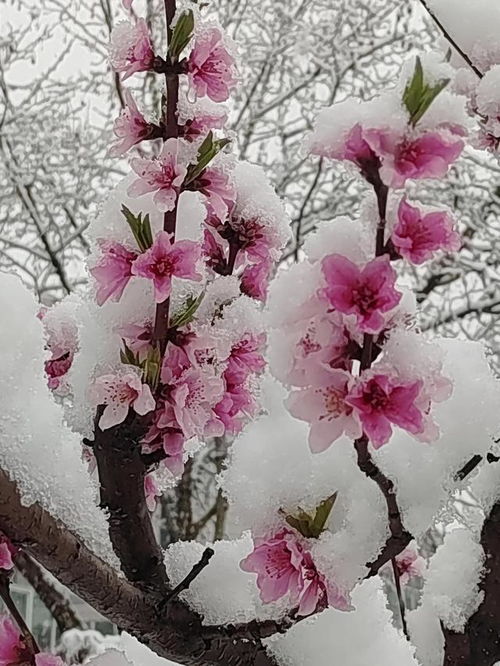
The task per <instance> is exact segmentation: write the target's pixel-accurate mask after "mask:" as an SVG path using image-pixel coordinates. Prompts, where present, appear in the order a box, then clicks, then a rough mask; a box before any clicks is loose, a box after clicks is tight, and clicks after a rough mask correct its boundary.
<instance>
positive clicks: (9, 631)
mask: <svg viewBox="0 0 500 666" xmlns="http://www.w3.org/2000/svg"><path fill="white" fill-rule="evenodd" d="M31 657H32V654H31V652H30V650H29V649H28V648H27V647H26V644H25V642H24V640H23V638H22V636H21V632H20V631H19V628H18V627H17V625H16V624H15V622H14V621H13V620H12V619H11V618H10V617H9V616H8V615H6V614H4V615H0V666H13V665H14V664H27V663H29V662H31Z"/></svg>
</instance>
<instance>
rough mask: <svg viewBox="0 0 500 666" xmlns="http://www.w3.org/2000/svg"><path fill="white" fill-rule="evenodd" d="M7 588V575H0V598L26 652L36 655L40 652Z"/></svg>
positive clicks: (8, 583) (8, 586)
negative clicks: (18, 631) (15, 625)
mask: <svg viewBox="0 0 500 666" xmlns="http://www.w3.org/2000/svg"><path fill="white" fill-rule="evenodd" d="M9 588H10V581H9V577H8V574H6V573H5V572H3V573H0V597H1V598H2V601H3V603H4V604H5V607H6V608H7V610H8V611H9V613H10V614H11V616H12V618H13V619H14V621H15V623H16V624H17V626H18V627H19V630H20V632H21V634H22V635H23V639H24V642H25V644H26V647H27V648H28V650H29V651H30V652H31V654H38V652H40V648H39V647H38V645H37V642H36V640H35V638H34V636H33V634H32V633H31V631H30V630H29V627H28V625H27V624H26V622H25V621H24V618H23V616H22V615H21V613H20V612H19V611H18V610H17V607H16V604H15V603H14V601H13V599H12V597H11V596H10V589H9Z"/></svg>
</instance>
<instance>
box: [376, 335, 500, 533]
mask: <svg viewBox="0 0 500 666" xmlns="http://www.w3.org/2000/svg"><path fill="white" fill-rule="evenodd" d="M437 343H438V344H439V345H440V346H441V347H442V348H443V350H444V351H445V358H444V364H443V374H444V376H445V377H449V378H450V379H451V380H452V382H453V392H452V394H451V397H450V398H449V399H448V400H445V401H444V402H442V403H439V404H436V405H434V407H433V416H434V419H435V421H436V423H437V425H438V426H439V428H440V431H441V436H440V438H439V440H438V441H436V442H434V443H432V444H423V443H421V442H417V441H415V440H414V439H413V438H412V437H410V436H409V435H407V434H406V433H404V432H403V431H401V430H399V429H398V430H396V431H395V433H394V435H393V437H392V439H391V441H390V442H389V443H388V444H387V445H386V446H384V447H382V448H381V449H379V450H378V451H376V452H374V459H375V461H376V462H377V464H378V465H379V466H380V468H381V469H382V471H383V472H384V473H385V474H387V475H388V476H389V477H390V478H391V479H393V480H394V482H395V485H396V489H397V496H398V503H399V507H400V510H401V512H402V516H403V523H404V525H405V526H406V528H407V529H408V530H409V531H410V532H411V533H412V534H413V535H414V536H415V537H418V536H419V535H421V534H423V533H424V532H425V530H426V529H427V528H428V526H429V525H430V524H431V523H432V520H433V519H434V518H436V517H437V515H438V514H439V511H440V510H441V509H442V508H443V507H444V506H445V505H446V503H447V502H448V501H449V499H450V496H451V492H452V490H453V489H454V488H456V487H457V482H456V481H455V480H454V476H455V474H456V473H457V472H458V471H459V470H460V469H461V467H462V466H463V465H464V464H465V463H466V462H467V461H468V460H469V459H470V458H472V456H473V455H476V454H480V455H484V454H486V452H487V451H488V450H489V449H490V448H491V445H492V438H493V436H494V435H495V434H496V433H497V431H498V428H499V424H500V419H499V416H498V404H500V384H499V382H498V380H496V379H495V378H494V377H493V375H492V374H491V371H490V369H489V366H488V361H487V358H486V355H485V351H484V347H483V345H482V344H481V343H478V342H471V341H463V340H452V339H445V338H443V339H439V340H434V344H437ZM430 360H431V356H429V361H430ZM472 406H473V407H472ZM457 415H460V418H457Z"/></svg>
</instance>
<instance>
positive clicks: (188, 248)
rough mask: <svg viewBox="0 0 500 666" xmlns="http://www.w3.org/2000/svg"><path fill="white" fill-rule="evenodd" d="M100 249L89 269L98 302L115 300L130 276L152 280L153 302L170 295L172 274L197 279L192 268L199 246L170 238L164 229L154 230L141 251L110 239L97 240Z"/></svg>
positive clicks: (120, 294)
mask: <svg viewBox="0 0 500 666" xmlns="http://www.w3.org/2000/svg"><path fill="white" fill-rule="evenodd" d="M100 249H101V256H100V257H99V259H98V261H97V262H96V263H95V264H94V266H92V268H91V269H90V272H91V274H92V276H93V277H94V279H95V280H96V282H97V292H96V300H97V303H98V304H99V305H103V304H104V303H105V302H106V301H107V300H108V299H110V300H112V301H115V302H118V301H119V300H120V298H121V297H122V295H123V292H124V290H125V288H126V286H127V284H128V283H129V280H130V278H131V277H132V276H138V277H143V278H146V279H147V280H150V281H151V282H152V284H153V286H154V292H155V301H156V302H157V303H162V302H163V301H165V300H166V299H167V298H168V297H169V296H170V292H171V288H172V278H174V277H177V278H182V279H185V280H194V281H199V280H201V275H200V274H199V273H198V271H197V270H196V265H197V263H198V260H199V258H200V255H201V248H200V246H199V245H198V244H197V243H194V242H193V241H188V240H184V241H176V242H172V239H171V237H170V236H169V234H167V232H166V231H160V232H158V234H157V235H156V238H155V239H154V242H153V244H152V245H151V247H149V248H148V249H147V250H146V251H144V252H139V251H138V249H135V250H134V249H131V248H127V247H125V246H124V245H122V244H121V243H117V242H113V241H101V242H100Z"/></svg>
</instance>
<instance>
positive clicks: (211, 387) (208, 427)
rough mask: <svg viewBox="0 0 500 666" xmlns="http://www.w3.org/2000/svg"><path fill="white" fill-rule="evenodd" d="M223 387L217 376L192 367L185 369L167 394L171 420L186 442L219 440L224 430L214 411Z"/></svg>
mask: <svg viewBox="0 0 500 666" xmlns="http://www.w3.org/2000/svg"><path fill="white" fill-rule="evenodd" d="M223 392H224V385H223V382H222V379H221V378H220V377H215V376H213V375H210V374H209V373H203V372H201V371H200V370H197V369H196V368H190V369H188V370H186V371H185V372H184V373H183V374H182V375H181V376H180V377H179V379H178V380H177V382H176V383H175V386H174V388H173V390H172V392H171V394H170V395H171V402H172V405H173V408H174V413H175V417H176V419H177V422H178V423H179V425H180V427H181V429H182V433H183V435H184V437H185V438H186V439H190V438H191V437H194V436H195V435H196V436H199V437H205V436H206V437H220V436H221V435H223V434H224V427H223V425H222V423H221V422H220V420H219V419H218V418H217V415H216V413H215V411H214V407H215V405H216V404H217V403H218V402H219V400H220V399H221V398H222V394H223Z"/></svg>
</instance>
